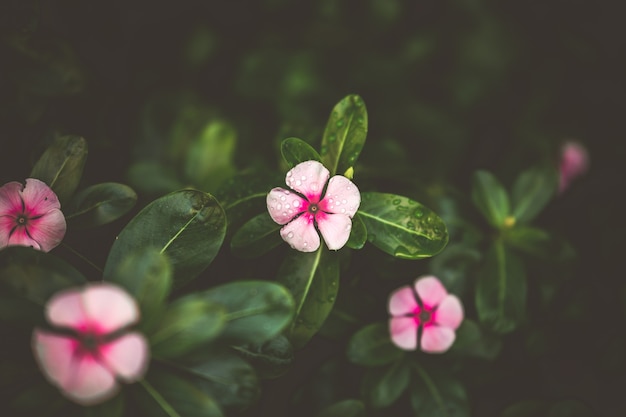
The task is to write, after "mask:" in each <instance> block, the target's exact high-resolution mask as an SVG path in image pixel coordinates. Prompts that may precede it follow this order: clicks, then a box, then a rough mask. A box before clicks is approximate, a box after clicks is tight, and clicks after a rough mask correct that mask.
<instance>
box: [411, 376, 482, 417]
mask: <svg viewBox="0 0 626 417" xmlns="http://www.w3.org/2000/svg"><path fill="white" fill-rule="evenodd" d="M416 369H417V375H418V378H419V380H418V382H417V383H416V384H415V386H414V387H412V388H413V389H411V406H412V408H413V413H414V414H415V415H416V416H429V417H469V416H470V410H469V403H468V400H467V393H466V392H465V387H464V386H463V384H461V383H460V382H459V381H458V380H456V379H454V378H452V377H450V376H448V375H445V374H442V373H429V372H427V371H426V370H425V369H424V368H422V367H420V366H419V365H417V366H416Z"/></svg>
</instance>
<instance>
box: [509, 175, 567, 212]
mask: <svg viewBox="0 0 626 417" xmlns="http://www.w3.org/2000/svg"><path fill="white" fill-rule="evenodd" d="M557 186H558V175H557V172H556V171H555V170H552V169H544V168H530V169H528V170H526V171H524V172H522V173H521V174H520V175H519V177H517V180H516V181H515V184H514V185H513V191H512V193H511V205H512V207H513V210H512V215H513V217H514V218H515V221H516V222H517V223H528V222H530V221H531V220H533V219H534V218H535V217H536V216H537V215H538V214H539V213H540V212H541V210H542V209H543V208H544V207H545V206H546V204H548V202H549V201H550V199H551V198H552V197H553V196H554V194H555V193H556V190H557Z"/></svg>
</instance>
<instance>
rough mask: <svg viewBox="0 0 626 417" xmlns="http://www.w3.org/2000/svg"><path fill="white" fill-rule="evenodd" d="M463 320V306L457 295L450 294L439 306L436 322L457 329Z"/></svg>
mask: <svg viewBox="0 0 626 417" xmlns="http://www.w3.org/2000/svg"><path fill="white" fill-rule="evenodd" d="M462 321H463V306H462V305H461V301H460V300H459V299H458V298H457V296H456V295H448V296H447V297H446V298H444V299H443V301H442V302H441V303H440V304H439V307H437V311H436V312H435V322H436V323H437V324H438V325H440V326H444V327H449V328H451V329H453V330H456V329H457V328H458V327H459V325H460V324H461V322H462Z"/></svg>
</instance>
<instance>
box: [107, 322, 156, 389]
mask: <svg viewBox="0 0 626 417" xmlns="http://www.w3.org/2000/svg"><path fill="white" fill-rule="evenodd" d="M100 355H101V357H102V360H103V361H104V363H105V364H106V365H107V366H108V367H109V369H111V370H112V371H113V372H114V373H115V374H116V375H117V376H119V377H121V378H122V379H124V380H125V381H127V382H134V381H137V380H139V379H141V378H142V377H143V375H144V374H145V372H146V368H147V366H148V359H149V353H148V342H147V341H146V339H145V338H144V337H143V335H141V334H139V333H135V332H133V333H127V334H125V335H124V336H121V337H119V338H117V339H115V340H114V341H112V342H111V343H108V344H106V345H102V346H101V347H100Z"/></svg>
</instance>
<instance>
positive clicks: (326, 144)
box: [320, 94, 367, 176]
mask: <svg viewBox="0 0 626 417" xmlns="http://www.w3.org/2000/svg"><path fill="white" fill-rule="evenodd" d="M366 136H367V109H366V108H365V103H364V102H363V99H362V98H361V97H359V96H357V95H354V94H352V95H349V96H346V97H345V98H343V99H342V100H341V101H340V102H339V103H337V104H336V105H335V107H334V108H333V111H332V113H331V114H330V117H329V119H328V122H327V123H326V129H325V130H324V136H323V137H322V147H321V153H320V154H321V161H322V164H323V165H324V166H325V167H326V168H328V170H329V171H330V175H331V176H332V175H335V174H340V175H343V173H344V172H346V171H347V170H348V169H349V168H352V167H354V165H355V163H356V160H357V158H358V157H359V154H360V153H361V150H362V149H363V145H364V144H365V138H366Z"/></svg>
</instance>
